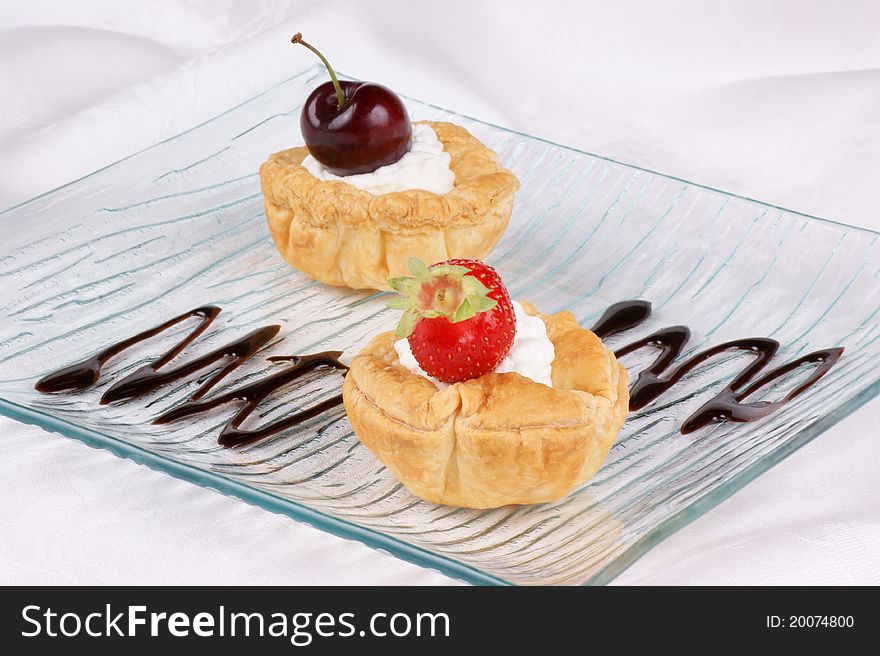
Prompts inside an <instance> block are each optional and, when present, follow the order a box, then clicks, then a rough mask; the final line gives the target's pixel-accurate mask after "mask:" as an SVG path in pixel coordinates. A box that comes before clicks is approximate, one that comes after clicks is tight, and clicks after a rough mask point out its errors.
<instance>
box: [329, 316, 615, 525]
mask: <svg viewBox="0 0 880 656" xmlns="http://www.w3.org/2000/svg"><path fill="white" fill-rule="evenodd" d="M523 306H524V307H525V308H526V311H527V312H528V313H529V314H532V315H538V316H540V317H541V319H543V321H544V322H545V324H546V326H547V335H548V337H549V338H550V340H551V341H552V342H553V345H554V348H555V358H554V360H553V367H552V382H553V387H552V388H551V387H547V386H546V385H542V384H540V383H536V382H534V381H532V380H530V379H528V378H525V377H524V376H521V375H519V374H516V373H501V374H498V373H491V374H487V375H485V376H481V377H480V378H476V379H473V380H468V381H464V382H460V383H455V384H453V385H450V386H449V387H447V388H446V389H444V390H438V389H437V387H435V386H434V384H433V383H432V382H431V381H429V380H428V379H427V378H425V377H424V376H421V375H418V374H416V373H413V372H411V371H409V370H408V369H406V368H405V367H403V366H402V365H401V364H400V363H399V361H398V358H397V353H396V351H395V350H394V342H395V336H394V334H393V333H390V332H389V333H383V334H380V335H378V336H377V337H375V338H374V339H373V340H372V341H371V342H370V343H369V344H368V345H367V346H366V348H364V350H363V351H361V353H359V354H358V355H357V356H355V357H354V358H353V359H352V361H351V367H350V369H349V371H348V373H347V375H346V377H345V382H344V384H343V399H344V402H345V409H346V412H347V413H348V417H349V419H350V421H351V425H352V427H353V428H354V432H355V434H356V435H357V437H358V439H360V441H361V442H362V443H363V444H364V445H366V447H367V448H368V449H370V451H371V452H372V453H373V454H374V455H375V456H376V457H377V458H378V459H379V460H381V461H382V463H383V464H385V466H387V467H388V469H389V470H391V472H392V473H393V474H394V475H395V476H396V477H397V478H398V480H400V481H401V482H402V483H403V484H404V485H405V486H406V487H407V488H408V489H409V490H410V491H411V492H413V494H415V495H417V496H419V497H421V498H422V499H425V500H427V501H432V502H435V503H440V504H448V505H452V506H463V507H467V508H496V507H499V506H503V505H507V504H534V503H544V502H550V501H555V500H557V499H560V498H562V497H564V496H565V495H567V494H568V493H569V492H571V491H572V490H573V489H574V488H575V487H577V486H579V485H581V484H582V483H584V482H585V481H586V480H587V479H589V478H590V477H591V476H593V474H595V472H596V471H597V470H598V469H599V466H600V465H601V463H602V461H603V460H604V459H605V456H606V455H607V453H608V451H609V449H610V448H611V445H612V444H613V443H614V440H615V437H616V436H617V434H618V432H619V430H620V428H621V426H622V425H623V422H624V420H625V419H626V415H627V408H628V404H629V392H628V388H627V373H626V369H625V368H624V367H623V366H622V365H620V364H619V363H618V361H617V359H616V358H615V357H614V354H613V353H612V352H611V351H610V350H608V349H607V348H606V347H605V346H604V345H603V344H602V341H601V340H600V339H599V338H598V337H597V336H596V335H594V334H593V333H592V332H590V331H589V330H586V329H584V328H581V327H580V326H579V325H578V323H577V321H576V320H575V318H574V316H573V315H572V314H571V313H570V312H560V313H558V314H554V315H551V316H544V315H540V314H538V313H537V312H536V311H535V310H534V308H533V307H531V306H529V305H528V304H525V303H524V304H523Z"/></svg>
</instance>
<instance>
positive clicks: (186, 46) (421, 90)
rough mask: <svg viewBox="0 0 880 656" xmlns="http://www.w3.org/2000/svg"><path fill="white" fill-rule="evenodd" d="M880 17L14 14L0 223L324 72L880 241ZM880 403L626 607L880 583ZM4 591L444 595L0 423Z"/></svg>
mask: <svg viewBox="0 0 880 656" xmlns="http://www.w3.org/2000/svg"><path fill="white" fill-rule="evenodd" d="M878 24H880V6H878V5H877V4H876V3H871V2H868V1H864V2H857V1H853V2H848V3H845V4H843V5H841V4H838V3H828V2H815V1H814V2H800V1H794V0H774V1H770V2H757V1H754V2H752V1H747V2H739V3H730V2H723V1H717V0H716V1H709V2H706V1H697V0H693V1H689V2H677V3H673V4H669V3H653V2H648V1H647V0H644V1H640V2H635V1H634V2H628V3H616V4H613V5H612V4H610V3H604V2H582V3H572V2H552V1H547V2H541V3H534V2H506V3H500V2H484V3H474V2H470V1H463V0H449V1H447V2H444V3H442V4H434V5H427V4H423V3H406V2H402V1H391V0H375V1H373V2H370V3H356V2H317V1H300V2H284V1H281V0H275V1H273V0H261V1H252V2H244V1H234V0H229V1H227V2H224V3H218V2H213V1H208V0H202V1H191V2H179V1H171V0H166V1H157V2H152V3H141V2H135V1H134V0H116V1H114V2H111V1H110V0H92V1H91V2H81V3H69V2H63V1H60V0H58V1H50V0H44V1H42V2H27V3H25V2H18V3H13V2H8V3H3V4H2V5H0V88H2V89H3V90H4V92H5V93H4V101H3V103H0V165H2V170H3V175H2V176H0V208H5V207H8V206H10V205H13V204H15V203H18V202H21V201H23V200H26V199H27V198H30V197H32V196H34V195H36V194H38V193H42V192H44V191H46V190H48V189H51V188H53V187H55V186H58V185H60V184H63V183H65V182H68V181H70V180H72V179H75V178H78V177H81V176H83V175H85V174H87V173H89V172H91V171H92V170H95V169H97V168H100V167H102V166H105V165H107V164H109V163H111V162H113V161H116V160H118V159H120V158H122V157H125V156H126V155H129V154H131V153H132V152H135V151H137V150H140V149H142V148H145V147H147V146H149V145H151V144H153V143H155V142H156V141H159V140H161V139H164V138H167V137H170V136H173V135H174V134H177V133H179V132H181V131H182V130H184V129H187V128H189V127H192V126H193V125H196V124H198V123H200V122H202V121H204V120H207V119H209V118H211V117H212V116H214V115H215V114H217V113H218V112H219V111H222V110H223V109H226V108H228V107H231V106H233V105H235V104H236V103H239V102H241V101H243V100H245V99H247V98H249V97H251V96H253V95H255V94H256V93H259V92H260V91H263V90H264V89H266V88H267V87H269V86H271V85H272V84H275V83H277V82H279V81H281V80H283V79H285V78H288V77H290V76H291V75H292V74H294V73H295V72H297V71H298V70H301V69H303V68H305V67H307V66H311V65H312V64H313V63H314V59H313V57H312V55H311V54H310V53H308V52H307V51H306V50H305V49H302V48H293V47H292V46H290V45H289V43H288V39H289V37H290V35H291V34H292V33H293V32H294V31H297V30H298V31H302V32H303V33H304V34H305V35H306V36H307V38H308V39H309V40H310V41H312V42H314V43H316V44H319V45H320V47H321V48H322V50H323V51H324V52H325V54H326V55H328V57H330V59H331V61H332V62H333V63H334V65H335V66H336V67H337V68H338V69H339V70H341V71H344V72H346V73H349V74H352V75H356V76H361V77H363V78H365V79H371V80H375V81H379V82H382V83H383V84H386V85H388V86H390V87H391V88H393V89H396V90H398V91H400V92H401V93H404V94H407V95H410V96H413V97H416V98H420V99H423V100H425V101H428V102H430V103H433V104H437V105H441V106H446V107H450V108H452V109H455V110H457V111H459V112H461V113H463V114H467V115H471V116H477V117H480V118H482V119H484V120H488V121H491V122H494V123H498V124H501V125H504V126H507V127H511V128H514V129H517V130H521V131H524V132H528V133H531V134H535V135H538V136H542V137H545V138H548V139H550V140H553V141H557V142H561V143H566V144H570V145H574V146H578V147H580V148H584V149H586V150H589V151H592V152H596V153H601V154H603V155H607V156H610V157H613V158H615V159H619V160H622V161H625V162H629V163H633V164H638V165H641V166H646V167H648V168H651V169H655V170H659V171H662V172H665V173H669V174H672V175H676V176H680V177H683V178H686V179H689V180H693V181H696V182H701V183H704V184H707V185H711V186H715V187H719V188H721V189H725V190H728V191H732V192H736V193H739V194H742V195H746V196H751V197H755V198H760V199H761V200H765V201H767V202H771V203H775V204H778V205H781V206H784V207H789V208H792V209H797V210H801V211H804V212H807V213H811V214H816V215H820V216H826V217H828V218H832V219H836V220H840V221H842V222H845V223H851V224H856V225H861V226H864V227H867V228H872V229H874V230H880V214H878V212H877V209H876V208H877V203H876V193H877V192H876V189H877V185H876V181H877V180H878V179H880V111H878V108H880V31H878V30H877V29H876V26H877V25H878ZM878 423H880V403H878V402H877V401H874V402H871V403H869V404H868V405H867V406H866V407H865V408H864V409H862V410H860V411H859V412H857V413H855V414H854V415H853V416H852V417H850V418H849V419H847V420H846V421H844V422H842V423H841V424H839V425H837V426H835V427H834V428H833V429H831V430H830V431H828V432H827V433H826V434H824V435H822V436H820V437H819V438H818V439H817V440H815V441H814V442H812V443H811V444H809V445H808V446H806V447H804V448H803V449H801V450H800V451H799V452H797V453H796V454H795V455H793V456H792V457H791V458H789V459H788V460H786V461H785V462H783V463H782V464H780V465H779V466H777V467H775V468H774V469H772V470H771V471H770V472H768V473H766V474H764V475H763V476H762V477H761V478H759V479H758V480H757V481H756V482H754V483H753V484H751V485H749V486H748V487H746V488H745V489H744V490H743V491H741V492H739V493H738V494H736V495H735V496H734V497H732V498H731V499H729V500H728V501H726V502H724V503H723V504H721V505H720V506H718V507H717V508H715V509H713V510H711V511H710V512H709V513H708V514H707V515H705V516H704V517H702V518H700V519H698V520H696V521H695V522H694V523H693V524H691V525H690V526H688V527H686V528H685V529H683V530H682V531H680V532H678V533H676V534H675V535H674V536H673V537H671V538H669V539H668V540H666V541H665V542H664V543H662V544H661V545H660V546H658V547H657V548H655V549H654V550H653V551H652V552H650V553H649V554H648V555H646V556H645V557H643V558H642V559H641V560H639V561H638V562H637V563H636V564H635V565H634V566H633V567H632V568H631V569H629V570H628V571H627V572H625V573H624V574H623V575H622V576H621V577H619V578H618V580H617V582H618V583H741V584H756V583H873V584H878V583H880V564H878V563H880V561H878V559H877V557H876V554H877V553H880V501H878V499H880V495H878V492H880V483H878V481H880V477H878V473H880V455H878V453H880V451H878V447H877V444H876V440H875V439H873V438H874V436H875V434H876V426H877V425H878ZM0 439H2V441H3V448H2V449H0V498H2V499H3V503H2V504H0V583H7V584H8V583H56V582H57V583H195V582H203V583H319V584H330V583H421V584H426V583H427V584H431V583H441V582H442V583H447V582H452V581H451V580H450V579H447V578H446V577H444V576H442V575H440V574H437V573H436V572H431V571H428V570H424V569H420V568H418V567H415V566H412V565H409V564H407V563H404V562H402V561H399V560H397V559H395V558H392V557H390V556H388V555H386V554H383V553H380V552H377V551H373V550H371V549H369V548H367V547H365V546H363V545H360V544H359V543H355V542H349V541H345V540H341V539H338V538H335V537H332V536H329V535H326V534H323V533H321V532H319V531H317V530H315V529H312V528H310V527H308V526H305V525H303V524H300V523H297V522H295V521H293V520H290V519H287V518H284V517H281V516H277V515H272V514H270V513H268V512H266V511H263V510H260V509H258V508H255V507H252V506H248V505H246V504H244V503H242V502H239V501H236V500H233V499H229V498H227V497H224V496H222V495H220V494H218V493H216V492H213V491H208V490H205V489H202V488H199V487H196V486H194V485H190V484H188V483H184V482H181V481H177V480H175V479H173V478H171V477H169V476H166V475H164V474H160V473H156V472H153V471H151V470H149V469H147V468H145V467H141V466H138V465H134V464H133V463H131V462H128V461H125V460H122V459H119V458H116V457H114V456H111V455H110V454H108V453H106V452H103V451H99V450H95V449H91V448H88V447H86V446H84V445H82V444H80V443H78V442H75V441H73V440H68V439H64V438H62V437H59V436H57V435H53V434H49V433H46V432H43V431H41V430H39V429H37V428H34V427H31V426H25V425H22V424H18V423H16V422H12V421H10V420H6V419H2V420H0Z"/></svg>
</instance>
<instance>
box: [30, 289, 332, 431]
mask: <svg viewBox="0 0 880 656" xmlns="http://www.w3.org/2000/svg"><path fill="white" fill-rule="evenodd" d="M220 311H221V310H220V308H219V307H216V306H213V305H207V306H204V307H200V308H196V309H194V310H190V311H189V312H185V313H183V314H181V315H179V316H177V317H174V318H173V319H171V320H169V321H166V322H165V323H163V324H161V325H159V326H156V327H155V328H151V329H150V330H146V331H144V332H142V333H138V334H137V335H135V336H134V337H129V338H128V339H125V340H122V341H121V342H117V343H116V344H113V345H111V346H108V347H107V348H105V349H104V350H103V351H99V352H98V353H96V354H95V355H93V356H90V357H88V358H86V359H85V360H82V361H80V362H76V363H74V364H72V365H68V366H66V367H64V368H62V369H59V370H57V371H55V372H53V373H51V374H49V375H47V376H44V377H43V378H41V379H40V380H39V381H37V383H36V385H35V387H36V389H37V390H38V391H40V392H64V391H72V390H84V389H87V388H89V387H91V386H92V385H94V384H95V383H97V382H98V380H99V379H100V377H101V369H102V368H103V366H104V365H105V364H106V363H107V361H109V360H110V359H111V358H113V357H114V356H116V355H118V354H119V353H122V352H123V351H125V350H126V349H128V348H131V347H132V346H134V345H135V344H138V343H140V342H143V341H145V340H147V339H150V338H151V337H155V336H156V335H159V334H161V333H163V332H165V331H166V330H168V329H170V328H172V327H173V326H175V325H177V324H179V323H180V322H182V321H184V320H186V319H190V318H193V317H200V318H201V321H200V322H199V325H198V326H196V327H195V328H194V329H193V330H192V331H191V332H190V333H189V334H188V335H186V336H185V337H184V338H183V339H182V340H180V341H179V342H178V343H177V344H175V345H174V346H173V347H171V348H170V349H169V350H168V351H166V352H165V353H164V354H163V355H161V356H160V357H158V358H157V359H155V360H153V361H152V362H149V363H147V364H145V365H144V366H142V367H140V368H139V369H137V370H136V371H134V372H133V373H131V374H129V375H127V376H126V377H125V378H123V379H121V380H119V381H117V382H116V383H114V384H113V385H111V386H110V387H109V388H108V389H107V391H106V392H104V394H103V396H102V397H101V404H106V403H111V402H113V401H127V400H129V399H133V398H136V397H138V396H143V395H145V394H148V393H149V392H152V391H153V390H155V389H158V388H159V387H161V386H163V385H166V384H168V383H170V382H173V381H175V380H178V379H180V378H184V377H186V376H189V375H191V374H193V373H195V372H197V371H201V370H202V369H205V368H207V367H209V366H210V365H212V364H214V363H215V362H217V361H219V360H226V362H225V364H224V365H223V366H222V367H221V368H220V369H219V370H218V371H217V373H215V374H214V375H213V376H211V377H210V378H209V379H208V380H207V381H205V382H204V383H202V384H201V385H200V386H199V388H198V389H196V391H195V392H193V393H192V394H191V395H190V396H189V397H188V398H187V400H186V401H185V402H184V403H182V404H181V405H179V406H177V407H176V408H172V409H171V410H169V411H167V412H164V413H163V414H161V415H159V416H158V417H156V418H155V419H154V420H153V423H154V424H166V423H170V422H172V421H177V420H178V419H182V418H184V417H190V416H192V415H195V414H198V413H201V412H205V411H208V410H211V409H213V408H217V407H219V406H221V405H225V404H227V403H229V402H231V401H244V402H245V403H244V405H243V406H242V407H241V408H240V409H239V410H238V412H236V413H235V415H234V416H233V417H232V419H230V420H229V422H228V423H227V424H226V425H225V426H224V427H223V430H222V431H221V432H220V437H219V439H218V442H219V443H220V444H221V445H222V446H240V445H243V444H248V443H250V442H254V441H256V440H259V439H262V438H264V437H268V436H270V435H273V434H275V433H278V432H281V431H283V430H286V429H288V428H291V427H292V426H296V425H298V424H300V423H302V422H304V421H307V420H309V419H311V418H313V417H316V416H318V415H319V414H322V413H324V412H327V411H328V410H331V409H333V408H335V407H337V406H339V405H342V395H341V394H339V395H336V396H334V397H332V398H329V399H327V400H325V401H322V402H320V403H318V404H317V405H315V406H313V407H311V408H307V409H305V410H301V411H300V412H297V413H294V414H292V415H289V416H287V417H284V418H282V419H278V420H276V421H274V422H271V423H269V424H267V425H265V426H262V427H260V428H256V429H253V430H246V429H242V428H241V424H242V422H244V420H245V419H247V418H248V417H249V416H250V415H251V413H253V411H254V410H256V409H257V407H258V406H259V405H260V403H261V402H262V401H263V400H264V399H265V398H266V397H267V396H269V395H270V394H271V393H272V392H274V391H275V390H277V389H279V388H281V387H284V386H285V385H287V384H289V383H292V382H293V381H295V380H297V379H299V378H302V377H303V376H305V375H306V374H308V373H310V372H312V371H320V370H330V369H335V370H346V369H348V367H346V366H345V365H344V364H342V363H341V362H340V361H339V356H341V355H342V353H341V352H340V351H325V352H321V353H313V354H310V355H281V356H274V357H271V358H268V359H269V361H270V362H292V364H291V365H290V366H288V367H285V368H284V369H282V370H281V371H279V372H277V373H274V374H272V375H270V376H268V377H266V378H262V379H260V380H257V381H255V382H253V383H249V384H247V385H243V386H241V387H239V388H237V389H234V390H232V391H230V392H226V393H224V394H221V395H219V396H216V397H214V398H211V399H208V400H206V401H200V399H201V398H202V397H204V396H205V394H207V393H208V392H209V391H210V390H211V389H212V388H213V387H214V386H215V385H217V383H219V382H220V381H221V380H223V379H224V378H225V377H226V376H228V375H229V374H230V373H232V372H233V371H235V370H236V369H237V368H238V367H240V366H241V365H242V364H244V363H245V362H246V361H247V360H249V359H251V358H252V357H253V356H254V355H255V354H256V353H257V352H258V351H259V350H260V349H261V348H263V347H264V346H265V345H266V344H267V343H268V342H269V341H271V339H272V338H273V337H275V336H276V335H277V334H278V331H279V330H280V329H281V326H277V325H271V326H264V327H262V328H258V329H257V330H254V331H252V332H250V333H248V334H247V335H245V336H243V337H241V338H239V339H237V340H235V341H233V342H230V343H229V344H226V345H224V346H221V347H220V348H217V349H215V350H213V351H211V352H210V353H206V354H205V355H202V356H200V357H198V358H195V359H193V360H190V361H188V362H184V363H182V364H180V365H178V366H176V367H173V368H170V369H163V368H164V367H165V365H167V364H168V363H169V362H170V361H171V360H173V359H174V358H175V357H176V356H177V355H179V354H180V352H181V351H183V349H185V348H186V347H187V346H188V345H189V344H191V343H192V342H193V341H195V339H196V338H197V337H199V335H201V334H202V333H203V332H205V330H207V329H208V327H209V326H210V325H211V324H212V323H213V322H214V320H215V319H216V318H217V315H219V314H220Z"/></svg>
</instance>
